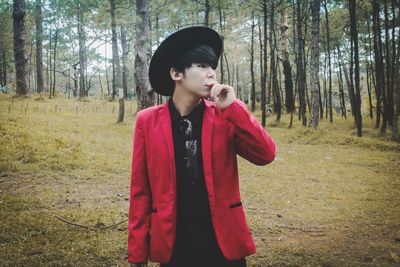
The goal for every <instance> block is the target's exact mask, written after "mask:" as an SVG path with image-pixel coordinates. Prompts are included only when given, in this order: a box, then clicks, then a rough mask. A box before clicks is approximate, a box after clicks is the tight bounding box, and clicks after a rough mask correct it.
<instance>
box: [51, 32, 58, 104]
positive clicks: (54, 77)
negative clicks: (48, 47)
mask: <svg viewBox="0 0 400 267" xmlns="http://www.w3.org/2000/svg"><path fill="white" fill-rule="evenodd" d="M57 41H58V29H56V36H55V37H54V46H53V49H54V52H53V86H52V88H53V89H52V90H53V96H54V95H55V91H56V57H57Z"/></svg>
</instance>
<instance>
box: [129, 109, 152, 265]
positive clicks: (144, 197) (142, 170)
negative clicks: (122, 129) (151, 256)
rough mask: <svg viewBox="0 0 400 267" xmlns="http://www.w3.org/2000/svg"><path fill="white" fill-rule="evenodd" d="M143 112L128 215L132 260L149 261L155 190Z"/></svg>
mask: <svg viewBox="0 0 400 267" xmlns="http://www.w3.org/2000/svg"><path fill="white" fill-rule="evenodd" d="M142 115H143V113H142V112H139V113H138V114H137V116H136V127H135V133H134V139H133V155H132V173H131V185H130V202H129V215H128V262H130V263H143V262H147V261H148V250H149V249H148V248H149V233H150V208H151V193H150V187H149V179H148V172H147V164H146V146H145V142H146V139H145V135H144V119H143V116H142Z"/></svg>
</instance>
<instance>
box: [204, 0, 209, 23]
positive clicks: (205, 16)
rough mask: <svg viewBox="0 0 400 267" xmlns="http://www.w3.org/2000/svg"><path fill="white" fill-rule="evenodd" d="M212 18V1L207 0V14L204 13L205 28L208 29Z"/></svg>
mask: <svg viewBox="0 0 400 267" xmlns="http://www.w3.org/2000/svg"><path fill="white" fill-rule="evenodd" d="M209 17H210V1H209V0H205V12H204V26H206V27H208V25H209V21H208V20H209Z"/></svg>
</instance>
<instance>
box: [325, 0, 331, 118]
mask: <svg viewBox="0 0 400 267" xmlns="http://www.w3.org/2000/svg"><path fill="white" fill-rule="evenodd" d="M324 9H325V20H326V45H327V50H328V73H329V89H328V101H329V122H333V112H332V69H331V38H330V36H329V32H330V29H329V14H328V8H327V0H324Z"/></svg>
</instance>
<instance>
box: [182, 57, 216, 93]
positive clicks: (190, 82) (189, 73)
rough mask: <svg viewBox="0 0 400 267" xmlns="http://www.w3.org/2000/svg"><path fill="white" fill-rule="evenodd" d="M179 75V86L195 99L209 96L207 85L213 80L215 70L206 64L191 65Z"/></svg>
mask: <svg viewBox="0 0 400 267" xmlns="http://www.w3.org/2000/svg"><path fill="white" fill-rule="evenodd" d="M176 74H178V75H179V78H180V79H179V80H176V81H177V82H178V83H180V86H181V87H182V88H183V89H185V90H186V91H187V92H188V93H190V94H192V95H194V96H195V97H199V98H204V97H208V96H209V95H210V89H211V88H210V87H209V86H207V83H208V82H210V81H214V80H215V76H216V74H215V70H214V69H213V68H211V67H210V66H209V65H207V64H202V63H193V64H192V66H191V67H189V68H187V69H186V70H185V72H184V73H176Z"/></svg>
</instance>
